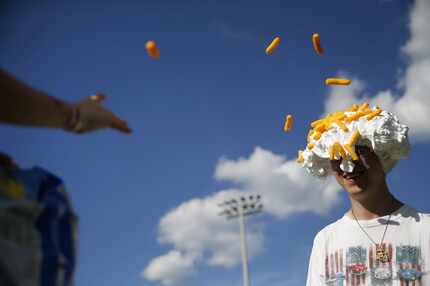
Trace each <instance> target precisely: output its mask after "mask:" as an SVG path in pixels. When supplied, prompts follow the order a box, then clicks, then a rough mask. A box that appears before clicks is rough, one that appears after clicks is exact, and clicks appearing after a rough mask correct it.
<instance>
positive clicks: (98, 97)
mask: <svg viewBox="0 0 430 286" xmlns="http://www.w3.org/2000/svg"><path fill="white" fill-rule="evenodd" d="M105 99H106V96H105V95H104V94H103V93H100V92H97V93H96V94H95V95H91V96H90V100H92V101H95V102H99V103H100V102H102V101H104V100H105Z"/></svg>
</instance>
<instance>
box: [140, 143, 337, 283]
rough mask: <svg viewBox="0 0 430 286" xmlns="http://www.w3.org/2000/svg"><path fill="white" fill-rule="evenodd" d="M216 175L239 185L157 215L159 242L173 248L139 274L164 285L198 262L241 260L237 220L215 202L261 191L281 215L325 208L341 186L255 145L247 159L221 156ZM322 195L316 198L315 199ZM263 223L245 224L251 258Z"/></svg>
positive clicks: (257, 248) (260, 244)
mask: <svg viewBox="0 0 430 286" xmlns="http://www.w3.org/2000/svg"><path fill="white" fill-rule="evenodd" d="M215 178H216V179H218V180H228V181H231V182H233V183H235V184H237V187H238V188H237V189H229V190H223V191H220V192H217V193H215V194H213V195H211V196H208V197H206V198H201V199H197V198H196V199H192V200H190V201H187V202H185V203H182V204H181V205H179V206H178V207H176V208H175V209H173V210H171V211H170V212H168V213H167V214H166V215H165V216H164V217H163V218H162V219H161V220H160V224H159V229H158V232H159V233H158V241H159V242H160V243H163V244H169V245H172V246H173V250H172V251H171V252H169V253H167V254H165V255H162V256H160V257H157V258H155V259H153V260H152V261H151V262H150V263H149V265H148V266H147V267H146V269H145V270H144V272H143V276H144V277H145V278H146V279H148V280H152V281H160V282H161V283H162V284H164V285H169V284H174V283H178V282H180V281H181V280H183V279H185V278H186V277H188V276H189V275H191V274H192V273H194V272H195V271H196V266H197V265H198V264H202V263H205V264H208V265H211V266H221V267H232V266H235V265H238V264H239V263H240V262H241V254H240V245H239V239H240V238H239V231H238V222H237V221H236V220H232V221H227V220H225V219H224V218H222V217H220V216H219V215H218V214H219V212H220V211H221V209H220V207H219V206H218V204H219V203H220V202H223V201H225V200H229V199H231V198H235V197H238V196H240V195H242V194H255V193H259V194H261V195H262V199H263V203H264V205H265V213H268V214H271V215H274V216H277V217H281V218H285V217H287V216H288V215H289V214H292V213H294V212H299V211H314V212H318V213H322V212H325V211H326V210H328V209H329V208H330V207H331V206H332V205H333V204H334V203H336V202H337V198H338V196H337V194H338V191H339V187H338V186H337V184H336V183H335V182H334V181H333V180H331V179H328V180H319V179H316V178H313V177H311V176H310V175H308V174H307V173H306V172H305V171H304V170H303V169H302V168H301V167H299V166H298V164H297V163H296V162H295V161H287V160H286V159H285V158H284V157H282V156H279V155H276V154H273V153H272V152H270V151H267V150H264V149H262V148H259V147H257V148H256V149H255V150H254V152H253V153H252V154H251V155H250V156H249V158H240V159H238V160H228V159H221V160H220V161H219V162H218V165H217V166H216V170H215ZM315 196H316V197H318V198H320V199H319V200H318V201H316V200H315V199H314V198H315ZM263 227H264V225H262V224H261V223H255V222H253V223H252V224H248V225H247V233H246V239H247V246H248V252H249V253H248V254H249V257H250V259H252V257H254V256H255V255H257V254H259V253H260V252H261V251H263V246H264V235H263Z"/></svg>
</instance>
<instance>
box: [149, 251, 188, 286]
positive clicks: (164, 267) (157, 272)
mask: <svg viewBox="0 0 430 286" xmlns="http://www.w3.org/2000/svg"><path fill="white" fill-rule="evenodd" d="M193 266H194V259H193V257H190V256H185V255H183V254H182V253H181V252H179V251H177V250H172V251H170V252H169V253H167V254H165V255H162V256H159V257H157V258H154V259H153V260H152V261H151V263H150V264H149V265H148V266H147V267H146V269H145V270H144V272H143V273H142V274H143V276H144V277H145V278H146V279H148V280H158V281H160V282H161V283H162V284H164V285H172V284H174V283H175V282H176V281H180V280H183V279H185V278H186V277H188V276H190V275H191V274H192V273H193Z"/></svg>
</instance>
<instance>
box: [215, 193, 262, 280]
mask: <svg viewBox="0 0 430 286" xmlns="http://www.w3.org/2000/svg"><path fill="white" fill-rule="evenodd" d="M219 206H220V207H221V208H223V211H222V212H221V213H219V215H220V216H225V217H226V218H227V219H228V220H230V219H233V218H239V229H240V250H241V254H242V274H243V286H249V272H248V251H247V246H246V230H245V217H246V216H250V215H253V214H256V213H259V212H261V211H262V209H263V204H262V203H261V196H260V195H249V196H241V197H240V198H239V199H231V200H228V201H224V202H223V203H221V204H219Z"/></svg>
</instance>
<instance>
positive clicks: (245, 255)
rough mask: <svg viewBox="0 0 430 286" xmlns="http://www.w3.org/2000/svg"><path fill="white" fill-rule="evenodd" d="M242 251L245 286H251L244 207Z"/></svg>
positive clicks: (241, 228) (240, 221)
mask: <svg viewBox="0 0 430 286" xmlns="http://www.w3.org/2000/svg"><path fill="white" fill-rule="evenodd" d="M239 225H240V249H241V253H242V272H243V286H249V273H248V253H247V250H246V236H245V217H244V215H243V210H242V205H240V206H239Z"/></svg>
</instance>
